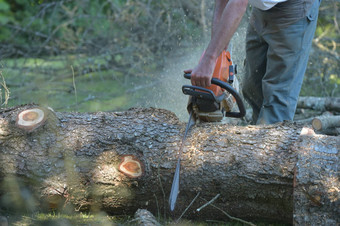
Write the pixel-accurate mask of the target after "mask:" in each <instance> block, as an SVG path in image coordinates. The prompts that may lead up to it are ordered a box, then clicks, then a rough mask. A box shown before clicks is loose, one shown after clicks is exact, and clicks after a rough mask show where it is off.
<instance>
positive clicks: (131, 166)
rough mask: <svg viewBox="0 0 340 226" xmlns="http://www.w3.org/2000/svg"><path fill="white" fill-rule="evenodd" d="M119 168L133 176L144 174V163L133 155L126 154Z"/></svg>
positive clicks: (127, 174)
mask: <svg viewBox="0 0 340 226" xmlns="http://www.w3.org/2000/svg"><path fill="white" fill-rule="evenodd" d="M118 170H119V171H120V172H122V173H124V174H125V175H126V176H128V177H131V178H137V177H141V176H142V175H143V171H144V170H143V164H142V163H141V161H140V160H139V159H137V158H136V157H135V156H133V155H124V156H123V158H122V162H121V163H120V164H119V167H118Z"/></svg>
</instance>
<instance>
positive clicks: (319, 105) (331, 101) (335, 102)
mask: <svg viewBox="0 0 340 226" xmlns="http://www.w3.org/2000/svg"><path fill="white" fill-rule="evenodd" d="M297 107H298V108H308V109H314V110H320V111H324V110H328V111H337V112H340V98H336V97H299V101H298V104H297Z"/></svg>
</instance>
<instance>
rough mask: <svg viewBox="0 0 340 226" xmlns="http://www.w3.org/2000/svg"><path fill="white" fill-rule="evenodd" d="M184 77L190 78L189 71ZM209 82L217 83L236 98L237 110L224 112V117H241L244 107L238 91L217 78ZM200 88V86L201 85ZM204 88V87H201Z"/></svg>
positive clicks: (244, 112)
mask: <svg viewBox="0 0 340 226" xmlns="http://www.w3.org/2000/svg"><path fill="white" fill-rule="evenodd" d="M184 78H186V79H191V73H185V74H184ZM211 84H214V85H217V86H219V87H221V88H222V89H225V90H226V91H227V92H228V93H230V94H231V95H232V96H233V97H234V98H235V100H236V104H237V107H238V109H239V112H226V113H225V116H226V117H233V118H242V117H244V116H245V115H246V109H245V107H244V104H243V101H242V99H241V97H240V95H239V94H238V92H237V91H236V90H235V89H234V88H233V87H232V86H231V85H229V84H228V83H226V82H223V81H221V80H219V79H217V78H212V79H211ZM201 89H202V87H201ZM203 89H204V88H203Z"/></svg>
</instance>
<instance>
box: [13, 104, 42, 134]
mask: <svg viewBox="0 0 340 226" xmlns="http://www.w3.org/2000/svg"><path fill="white" fill-rule="evenodd" d="M46 119H47V114H46V112H45V111H44V110H43V109H41V108H31V109H26V110H24V111H22V112H20V113H19V114H18V117H17V119H16V126H17V127H19V128H21V129H24V130H26V131H27V132H32V131H33V130H35V129H36V128H38V127H39V126H41V125H43V124H44V122H45V121H46Z"/></svg>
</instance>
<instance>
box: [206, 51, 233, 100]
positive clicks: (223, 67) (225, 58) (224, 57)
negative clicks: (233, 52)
mask: <svg viewBox="0 0 340 226" xmlns="http://www.w3.org/2000/svg"><path fill="white" fill-rule="evenodd" d="M232 65H233V62H232V61H231V57H230V53H229V51H225V50H223V51H222V53H221V54H220V56H219V57H218V58H217V60H216V65H215V69H214V72H213V76H212V77H213V78H217V79H219V80H221V81H223V82H228V78H229V75H233V72H230V73H232V74H230V73H229V67H230V66H232ZM205 88H207V89H210V90H211V91H213V92H214V94H215V96H220V95H222V93H223V90H222V88H221V87H219V86H216V85H211V86H209V87H205Z"/></svg>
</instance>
